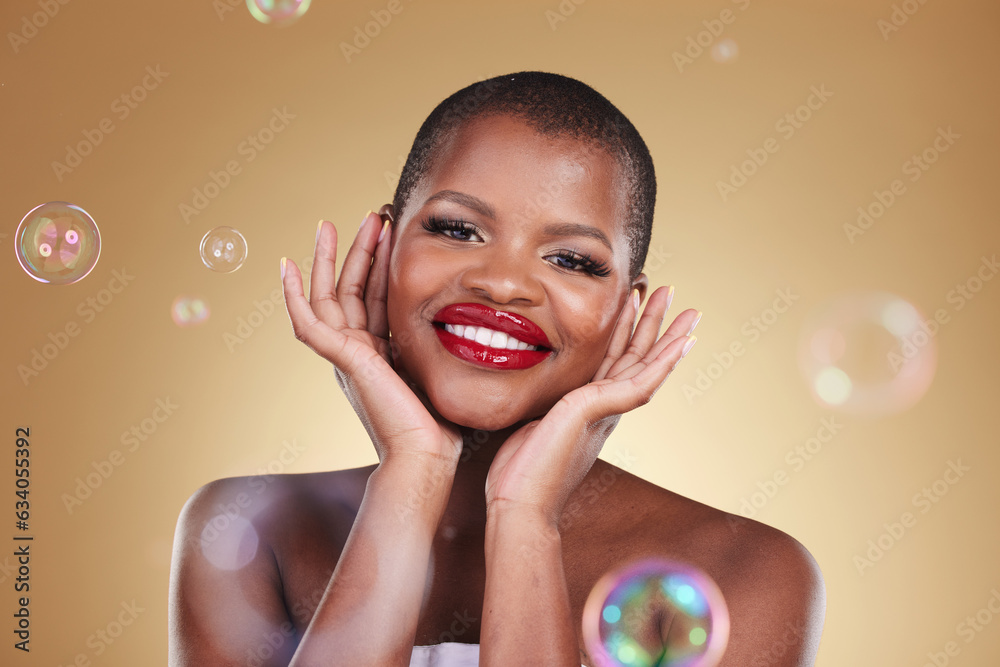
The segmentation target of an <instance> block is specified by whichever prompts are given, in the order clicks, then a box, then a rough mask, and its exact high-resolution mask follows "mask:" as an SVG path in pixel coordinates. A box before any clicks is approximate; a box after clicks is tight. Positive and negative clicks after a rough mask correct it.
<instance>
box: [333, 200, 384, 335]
mask: <svg viewBox="0 0 1000 667" xmlns="http://www.w3.org/2000/svg"><path fill="white" fill-rule="evenodd" d="M378 221H379V217H378V216H377V215H375V213H373V212H372V211H368V214H367V215H366V216H365V219H364V220H363V221H362V222H361V227H360V228H359V229H358V234H357V236H355V237H354V242H353V243H352V244H351V247H350V249H349V250H348V251H347V257H346V258H344V266H343V267H341V269H340V280H338V281H337V301H339V302H340V307H341V308H343V309H344V316H345V317H346V319H347V325H348V326H349V327H351V328H352V329H364V328H365V327H366V326H367V322H368V314H367V313H366V312H365V302H364V297H365V287H366V285H367V283H368V274H369V272H370V271H371V268H372V253H373V252H374V251H375V242H376V240H377V239H378V234H379V231H380V230H379V225H378Z"/></svg>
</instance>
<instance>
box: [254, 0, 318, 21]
mask: <svg viewBox="0 0 1000 667" xmlns="http://www.w3.org/2000/svg"><path fill="white" fill-rule="evenodd" d="M310 2H311V0H247V9H249V10H250V14H251V15H252V16H253V17H254V18H255V19H257V20H258V21H260V22H261V23H273V24H274V25H288V24H289V23H293V22H294V21H297V20H299V19H300V18H301V17H302V15H303V14H305V13H306V10H308V9H309V3H310Z"/></svg>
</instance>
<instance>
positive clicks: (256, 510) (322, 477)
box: [169, 468, 370, 665]
mask: <svg viewBox="0 0 1000 667" xmlns="http://www.w3.org/2000/svg"><path fill="white" fill-rule="evenodd" d="M366 470H367V472H368V473H369V474H370V470H368V469H365V468H355V469H351V470H341V471H335V472H321V473H309V474H299V475H260V476H256V475H255V476H249V477H229V478H225V479H219V480H215V481H213V482H209V483H207V484H205V485H204V486H202V487H201V488H199V489H198V490H197V491H195V492H194V493H193V494H192V495H191V497H190V498H189V499H188V500H187V502H186V503H185V504H184V507H183V509H182V510H181V512H180V516H179V518H178V521H177V529H176V531H175V536H174V550H173V558H172V563H171V572H170V608H169V635H170V638H169V653H170V664H171V665H198V664H213V665H237V664H240V665H242V664H247V661H248V660H250V659H251V657H253V656H255V655H257V652H258V651H263V652H269V653H273V656H271V658H272V660H267V661H263V660H261V661H258V663H259V664H272V661H274V664H287V663H288V660H290V659H291V654H292V653H293V652H294V650H295V646H296V645H297V641H298V636H299V635H300V631H301V629H302V628H304V627H305V626H306V625H308V622H309V620H310V619H311V618H312V612H313V611H314V610H315V608H316V606H317V604H318V601H319V596H321V594H322V591H323V590H325V588H326V584H327V582H328V581H329V577H330V575H331V574H332V572H333V567H334V566H335V565H336V561H337V559H338V558H339V556H340V552H341V550H342V548H343V543H344V541H346V538H347V535H348V534H349V533H350V529H351V525H352V524H353V521H354V517H355V516H356V514H357V507H358V505H359V504H360V499H361V498H362V497H363V496H364V486H365V484H366V483H367V474H366ZM359 489H360V491H359ZM293 554H294V557H293ZM317 589H318V590H319V595H317V594H315V591H316V590H317ZM307 594H308V596H309V599H308V600H307V599H306V595H307ZM275 637H281V638H282V642H281V645H280V646H278V647H274V646H273V643H274V641H275V640H274V638H275ZM268 639H270V644H269V643H268ZM268 646H271V648H267V647H268ZM282 659H284V662H281V660H282Z"/></svg>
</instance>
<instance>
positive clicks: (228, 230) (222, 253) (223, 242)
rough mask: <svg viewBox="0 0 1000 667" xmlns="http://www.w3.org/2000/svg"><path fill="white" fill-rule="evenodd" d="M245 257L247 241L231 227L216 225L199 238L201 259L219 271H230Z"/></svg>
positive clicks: (240, 263) (238, 265)
mask: <svg viewBox="0 0 1000 667" xmlns="http://www.w3.org/2000/svg"><path fill="white" fill-rule="evenodd" d="M246 258H247V241H246V239H245V238H243V235H242V234H240V233H239V232H238V231H236V230H235V229H233V228H232V227H216V228H215V229H212V230H210V231H209V232H208V233H207V234H205V236H203V237H202V239H201V261H203V262H204V263H205V266H207V267H208V268H210V269H212V270H213V271H218V272H219V273H232V272H233V271H235V270H236V269H238V268H240V267H241V266H243V262H244V261H245V260H246Z"/></svg>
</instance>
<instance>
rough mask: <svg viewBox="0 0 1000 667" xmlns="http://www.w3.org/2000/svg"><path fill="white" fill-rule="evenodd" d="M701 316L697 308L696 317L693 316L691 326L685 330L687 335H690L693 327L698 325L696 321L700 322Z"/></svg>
mask: <svg viewBox="0 0 1000 667" xmlns="http://www.w3.org/2000/svg"><path fill="white" fill-rule="evenodd" d="M701 316H702V312H701V311H700V310H699V311H698V317H696V318H694V322H692V323H691V328H690V329H688V332H687V335H688V336H690V335H691V334H692V333H694V328H695V327H696V326H698V322H701Z"/></svg>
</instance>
